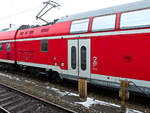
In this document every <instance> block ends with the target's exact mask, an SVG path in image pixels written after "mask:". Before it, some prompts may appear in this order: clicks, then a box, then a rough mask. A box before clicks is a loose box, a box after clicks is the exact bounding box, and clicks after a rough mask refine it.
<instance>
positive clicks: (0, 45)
mask: <svg viewBox="0 0 150 113" xmlns="http://www.w3.org/2000/svg"><path fill="white" fill-rule="evenodd" d="M2 50H3V43H2V42H1V43H0V51H2Z"/></svg>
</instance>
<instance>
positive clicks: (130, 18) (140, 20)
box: [120, 9, 150, 29]
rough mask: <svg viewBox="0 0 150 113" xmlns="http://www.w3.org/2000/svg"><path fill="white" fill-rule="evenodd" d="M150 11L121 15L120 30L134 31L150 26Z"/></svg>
mask: <svg viewBox="0 0 150 113" xmlns="http://www.w3.org/2000/svg"><path fill="white" fill-rule="evenodd" d="M149 16H150V9H145V10H139V11H132V12H126V13H122V14H121V20H120V29H133V28H142V27H149V26H150V20H149Z"/></svg>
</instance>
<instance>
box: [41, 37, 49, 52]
mask: <svg viewBox="0 0 150 113" xmlns="http://www.w3.org/2000/svg"><path fill="white" fill-rule="evenodd" d="M41 51H42V52H48V40H47V39H44V40H41Z"/></svg>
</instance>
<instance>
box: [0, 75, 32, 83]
mask: <svg viewBox="0 0 150 113" xmlns="http://www.w3.org/2000/svg"><path fill="white" fill-rule="evenodd" d="M0 76H3V77H7V78H9V79H12V80H17V81H21V79H20V78H18V77H13V76H12V75H8V74H4V73H0ZM24 81H25V82H26V83H32V84H35V83H34V82H32V81H29V80H24Z"/></svg>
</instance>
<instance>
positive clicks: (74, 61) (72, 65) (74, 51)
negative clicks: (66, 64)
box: [71, 46, 76, 69]
mask: <svg viewBox="0 0 150 113" xmlns="http://www.w3.org/2000/svg"><path fill="white" fill-rule="evenodd" d="M71 67H72V69H76V47H75V46H72V48H71Z"/></svg>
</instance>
